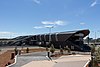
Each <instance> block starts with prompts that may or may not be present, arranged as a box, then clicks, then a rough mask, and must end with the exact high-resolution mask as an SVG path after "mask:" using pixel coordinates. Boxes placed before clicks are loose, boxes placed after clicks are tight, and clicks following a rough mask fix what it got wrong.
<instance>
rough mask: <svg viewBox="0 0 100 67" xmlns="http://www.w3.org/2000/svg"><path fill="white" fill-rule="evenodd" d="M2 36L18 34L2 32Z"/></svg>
mask: <svg viewBox="0 0 100 67" xmlns="http://www.w3.org/2000/svg"><path fill="white" fill-rule="evenodd" d="M0 34H1V35H10V34H16V33H13V32H0Z"/></svg>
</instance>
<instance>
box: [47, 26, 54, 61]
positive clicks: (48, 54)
mask: <svg viewBox="0 0 100 67" xmlns="http://www.w3.org/2000/svg"><path fill="white" fill-rule="evenodd" d="M46 28H48V29H49V45H50V42H51V29H52V28H54V26H46ZM46 50H47V56H48V57H49V59H50V60H51V58H50V52H49V50H48V46H47V45H46Z"/></svg>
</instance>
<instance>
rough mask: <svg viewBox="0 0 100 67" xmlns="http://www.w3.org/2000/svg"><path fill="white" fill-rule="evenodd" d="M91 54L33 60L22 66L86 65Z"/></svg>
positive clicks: (78, 66)
mask: <svg viewBox="0 0 100 67" xmlns="http://www.w3.org/2000/svg"><path fill="white" fill-rule="evenodd" d="M89 58H90V55H70V56H62V57H60V58H59V59H57V60H53V61H47V60H45V61H32V62H30V63H27V64H26V65H23V66H22V67H32V66H35V67H41V66H42V67H84V65H85V64H86V63H87V62H88V60H89ZM55 61H56V62H55Z"/></svg>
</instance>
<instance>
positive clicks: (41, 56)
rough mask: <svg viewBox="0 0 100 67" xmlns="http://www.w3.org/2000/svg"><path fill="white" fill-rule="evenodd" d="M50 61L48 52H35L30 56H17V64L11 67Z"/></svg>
mask: <svg viewBox="0 0 100 67" xmlns="http://www.w3.org/2000/svg"><path fill="white" fill-rule="evenodd" d="M43 60H48V58H47V57H46V52H34V53H29V54H23V55H19V56H17V61H16V64H14V65H12V66H10V67H21V66H22V65H25V64H27V63H29V62H31V61H43Z"/></svg>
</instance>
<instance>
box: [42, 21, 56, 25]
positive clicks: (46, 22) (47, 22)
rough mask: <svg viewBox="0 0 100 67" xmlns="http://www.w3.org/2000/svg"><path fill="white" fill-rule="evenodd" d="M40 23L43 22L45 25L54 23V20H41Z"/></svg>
mask: <svg viewBox="0 0 100 67" xmlns="http://www.w3.org/2000/svg"><path fill="white" fill-rule="evenodd" d="M41 23H42V24H45V25H46V24H55V23H54V22H50V21H42V22H41Z"/></svg>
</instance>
